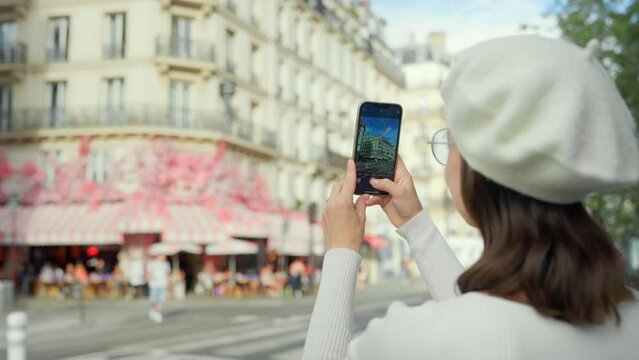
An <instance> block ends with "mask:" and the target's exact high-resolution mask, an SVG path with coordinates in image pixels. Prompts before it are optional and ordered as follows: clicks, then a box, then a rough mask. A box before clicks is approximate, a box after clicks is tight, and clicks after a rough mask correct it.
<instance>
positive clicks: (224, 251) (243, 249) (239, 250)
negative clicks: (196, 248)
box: [204, 239, 259, 255]
mask: <svg viewBox="0 0 639 360" xmlns="http://www.w3.org/2000/svg"><path fill="white" fill-rule="evenodd" d="M258 251H259V247H258V245H257V244H256V243H253V242H249V241H245V240H235V239H228V240H225V241H222V242H219V243H217V244H209V245H207V246H206V249H205V250H204V253H205V254H206V255H250V254H257V252H258Z"/></svg>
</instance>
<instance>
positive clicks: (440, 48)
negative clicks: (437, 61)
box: [427, 32, 446, 56]
mask: <svg viewBox="0 0 639 360" xmlns="http://www.w3.org/2000/svg"><path fill="white" fill-rule="evenodd" d="M427 41H428V46H429V47H430V49H431V50H432V51H433V52H434V53H437V54H439V56H444V55H445V54H446V33H444V32H431V33H429V34H428V37H427Z"/></svg>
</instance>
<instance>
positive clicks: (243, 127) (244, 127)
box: [235, 121, 254, 141]
mask: <svg viewBox="0 0 639 360" xmlns="http://www.w3.org/2000/svg"><path fill="white" fill-rule="evenodd" d="M236 129H237V130H236V133H235V135H237V136H238V137H240V138H241V139H244V140H247V141H253V133H254V131H253V124H252V123H250V122H248V121H239V122H237V127H236Z"/></svg>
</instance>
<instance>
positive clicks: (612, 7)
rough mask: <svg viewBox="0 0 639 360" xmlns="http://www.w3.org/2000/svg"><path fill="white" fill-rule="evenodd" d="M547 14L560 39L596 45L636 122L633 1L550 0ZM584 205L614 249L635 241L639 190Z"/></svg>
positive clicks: (637, 48) (637, 11) (638, 10)
mask: <svg viewBox="0 0 639 360" xmlns="http://www.w3.org/2000/svg"><path fill="white" fill-rule="evenodd" d="M550 13H551V15H554V16H556V18H557V23H558V26H559V28H560V29H561V31H562V33H563V36H564V37H566V38H568V39H569V40H571V41H572V42H574V43H576V44H577V45H580V46H582V47H583V46H585V45H586V44H587V43H588V41H589V40H590V39H598V40H599V41H600V42H601V52H600V55H599V56H600V60H601V63H602V64H603V65H604V66H605V67H606V69H607V70H608V71H609V72H610V74H611V76H612V77H613V78H614V80H615V83H616V85H617V88H618V89H619V92H620V94H621V96H622V97H623V98H624V100H625V101H626V103H627V104H628V107H629V108H630V112H631V113H632V115H633V117H634V119H635V121H636V122H638V121H639V0H630V1H628V0H555V3H554V5H553V7H552V8H551V11H550ZM638 137H639V136H638ZM587 205H588V207H589V209H590V210H591V212H592V214H593V216H594V217H595V218H596V219H597V220H599V221H600V222H601V223H602V224H603V225H604V226H605V227H606V228H607V229H608V231H609V232H610V233H611V234H612V236H613V237H614V239H615V241H616V242H617V244H618V245H620V246H622V247H626V246H628V241H629V240H630V239H631V238H633V237H636V238H639V186H635V187H633V188H630V189H626V190H622V191H614V192H609V193H602V194H595V195H593V196H591V197H590V198H589V199H588V201H587Z"/></svg>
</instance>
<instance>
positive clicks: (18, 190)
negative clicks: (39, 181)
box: [2, 171, 25, 284]
mask: <svg viewBox="0 0 639 360" xmlns="http://www.w3.org/2000/svg"><path fill="white" fill-rule="evenodd" d="M2 188H3V189H4V191H5V192H6V194H7V195H8V197H9V203H8V209H9V213H10V214H11V225H10V231H8V233H9V234H10V238H9V254H8V256H7V258H6V259H5V263H4V269H3V270H4V271H3V272H4V273H5V274H6V275H8V276H6V277H7V280H10V281H12V282H13V283H14V284H15V280H16V278H15V276H16V271H17V270H18V265H17V263H16V262H17V255H18V254H17V241H18V239H17V237H18V210H19V208H20V200H21V198H22V194H23V192H24V189H25V181H24V179H23V178H22V176H20V174H18V173H16V172H15V171H14V172H13V173H12V174H11V175H9V177H8V178H7V179H5V180H4V181H3V182H2ZM5 233H6V232H5Z"/></svg>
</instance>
